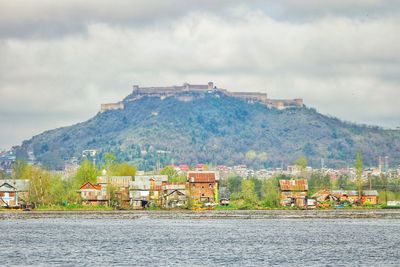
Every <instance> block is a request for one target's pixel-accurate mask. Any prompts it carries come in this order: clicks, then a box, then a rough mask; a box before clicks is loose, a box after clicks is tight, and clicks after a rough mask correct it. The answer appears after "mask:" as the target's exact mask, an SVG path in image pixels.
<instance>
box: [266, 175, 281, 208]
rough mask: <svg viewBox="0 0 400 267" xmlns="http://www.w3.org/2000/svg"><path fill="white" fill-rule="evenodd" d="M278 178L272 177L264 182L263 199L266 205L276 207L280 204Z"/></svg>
mask: <svg viewBox="0 0 400 267" xmlns="http://www.w3.org/2000/svg"><path fill="white" fill-rule="evenodd" d="M278 184H279V183H278V178H277V177H272V178H270V179H268V180H265V181H264V182H263V201H262V205H263V206H264V207H269V208H275V207H278V206H279V185H278Z"/></svg>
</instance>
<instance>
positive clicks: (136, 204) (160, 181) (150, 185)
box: [129, 175, 168, 209]
mask: <svg viewBox="0 0 400 267" xmlns="http://www.w3.org/2000/svg"><path fill="white" fill-rule="evenodd" d="M167 181H168V176H167V175H140V176H138V175H137V176H135V181H131V182H130V185H129V200H130V205H131V206H132V207H133V208H135V209H140V208H145V207H147V206H149V205H157V206H160V205H161V191H162V186H163V185H166V184H167Z"/></svg>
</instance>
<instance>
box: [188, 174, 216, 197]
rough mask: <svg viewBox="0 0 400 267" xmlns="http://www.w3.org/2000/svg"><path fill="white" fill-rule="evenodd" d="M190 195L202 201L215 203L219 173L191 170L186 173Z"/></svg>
mask: <svg viewBox="0 0 400 267" xmlns="http://www.w3.org/2000/svg"><path fill="white" fill-rule="evenodd" d="M187 177H188V182H189V190H190V197H191V199H192V200H194V201H199V202H202V203H217V202H218V199H217V196H218V180H219V173H218V172H215V171H191V172H188V173H187Z"/></svg>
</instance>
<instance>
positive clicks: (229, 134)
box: [18, 94, 400, 170]
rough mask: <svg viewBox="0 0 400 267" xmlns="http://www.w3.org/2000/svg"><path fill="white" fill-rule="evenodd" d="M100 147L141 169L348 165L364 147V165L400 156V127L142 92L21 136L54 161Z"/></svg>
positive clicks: (59, 163) (222, 99)
mask: <svg viewBox="0 0 400 267" xmlns="http://www.w3.org/2000/svg"><path fill="white" fill-rule="evenodd" d="M85 149H97V150H98V154H97V157H98V158H97V162H100V163H103V162H104V160H105V159H104V155H105V154H106V153H109V152H112V153H113V154H115V155H116V159H117V160H118V161H127V162H129V163H131V164H134V165H136V166H138V168H139V169H141V170H150V169H153V168H154V167H156V166H158V167H161V166H166V165H168V164H180V163H187V164H195V163H200V162H201V163H210V164H225V165H234V164H240V163H245V164H247V165H249V166H252V167H256V168H260V167H280V166H281V165H283V166H285V165H287V164H292V163H293V162H294V160H295V159H297V158H299V157H300V156H302V155H304V156H305V157H306V158H307V159H308V165H311V166H320V159H321V158H324V161H325V165H327V166H332V167H345V166H347V165H353V164H354V158H355V155H356V153H357V152H358V151H362V153H363V160H364V165H365V166H369V165H372V164H373V165H377V163H376V162H377V159H378V156H380V155H387V156H389V158H390V161H391V163H398V162H399V160H400V131H396V130H384V129H381V128H379V127H369V126H363V125H356V124H351V123H347V122H343V121H340V120H339V119H337V118H332V117H328V116H324V115H322V114H320V113H318V112H317V111H316V110H315V109H312V108H292V109H286V110H277V109H268V108H267V107H265V106H264V105H262V104H260V103H247V102H245V101H243V100H240V99H237V98H233V97H228V96H226V95H222V94H208V95H206V96H204V97H198V98H195V99H194V100H193V101H190V102H184V101H179V100H178V99H177V98H175V97H168V98H166V99H163V100H161V99H160V98H156V97H144V98H142V99H140V100H136V101H133V102H126V103H125V109H123V110H110V111H106V112H103V113H98V114H97V115H96V116H95V117H93V118H91V119H89V120H88V121H86V122H83V123H79V124H76V125H73V126H70V127H64V128H59V129H55V130H51V131H47V132H44V133H42V134H40V135H37V136H34V137H33V138H32V139H30V140H27V141H24V142H23V144H22V146H21V148H20V149H19V150H18V156H19V157H20V158H23V157H26V156H27V152H28V151H33V152H34V155H35V157H36V158H37V160H39V161H40V162H41V163H43V164H44V165H45V166H48V167H49V168H51V169H60V168H62V167H63V164H64V161H63V159H64V158H65V157H80V156H81V152H82V150H85Z"/></svg>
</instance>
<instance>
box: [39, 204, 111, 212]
mask: <svg viewBox="0 0 400 267" xmlns="http://www.w3.org/2000/svg"><path fill="white" fill-rule="evenodd" d="M35 210H42V211H46V210H48V211H51V210H54V211H64V210H65V211H68V210H70V211H74V210H114V209H113V208H111V207H107V206H84V205H81V204H68V205H65V206H64V205H39V206H38V207H36V209H35Z"/></svg>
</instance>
